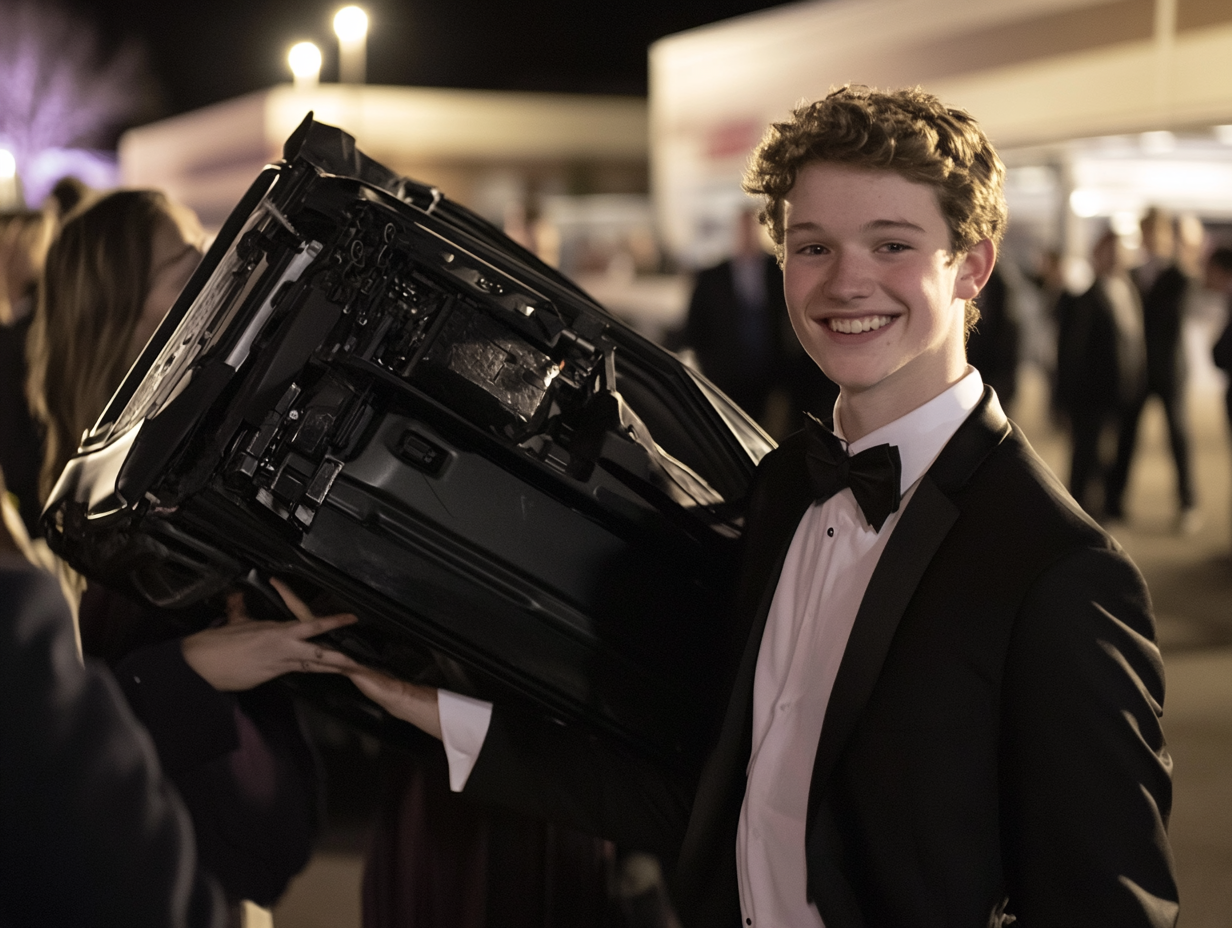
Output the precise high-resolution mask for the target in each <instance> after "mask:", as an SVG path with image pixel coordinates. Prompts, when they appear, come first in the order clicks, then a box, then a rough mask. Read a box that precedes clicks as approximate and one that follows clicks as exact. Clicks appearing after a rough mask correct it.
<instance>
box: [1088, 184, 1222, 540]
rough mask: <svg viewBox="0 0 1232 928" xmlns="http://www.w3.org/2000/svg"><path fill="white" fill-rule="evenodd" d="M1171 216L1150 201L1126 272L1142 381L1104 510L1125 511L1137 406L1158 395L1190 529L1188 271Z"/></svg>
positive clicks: (1195, 523) (1117, 514) (1184, 523)
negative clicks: (1180, 259)
mask: <svg viewBox="0 0 1232 928" xmlns="http://www.w3.org/2000/svg"><path fill="white" fill-rule="evenodd" d="M1174 226H1175V224H1174V222H1173V219H1172V216H1170V215H1169V214H1168V213H1166V212H1164V211H1163V210H1159V209H1156V208H1154V207H1152V208H1151V209H1150V210H1148V211H1147V214H1146V215H1145V216H1144V217H1143V218H1142V222H1141V228H1142V247H1143V249H1144V251H1145V252H1146V260H1145V261H1144V262H1143V263H1142V264H1140V265H1139V266H1138V267H1136V268H1134V270H1133V271H1132V272H1131V276H1132V277H1133V281H1134V284H1135V285H1136V287H1137V288H1138V294H1139V296H1140V298H1141V300H1142V323H1143V325H1142V331H1143V334H1144V336H1145V338H1146V383H1145V388H1144V389H1143V390H1142V391H1141V392H1140V394H1139V396H1138V397H1137V399H1136V400H1135V401H1134V403H1133V404H1132V405H1131V407H1130V408H1129V409H1128V410H1127V411H1126V414H1125V417H1124V419H1123V420H1122V424H1121V431H1120V435H1119V436H1118V439H1117V456H1116V462H1115V463H1114V465H1113V468H1112V472H1111V475H1110V477H1109V481H1108V494H1107V499H1106V500H1105V501H1104V511H1105V513H1106V515H1107V516H1108V518H1110V519H1123V518H1124V517H1125V510H1124V496H1125V488H1126V486H1127V485H1128V483H1129V472H1130V465H1131V464H1132V462H1133V456H1134V450H1135V445H1136V444H1137V441H1138V422H1139V420H1140V419H1141V417H1142V408H1143V406H1145V405H1146V401H1147V400H1148V399H1150V398H1151V396H1157V397H1159V400H1160V402H1161V403H1163V407H1164V415H1165V416H1166V417H1167V420H1168V439H1169V442H1170V443H1171V446H1172V457H1173V460H1174V461H1175V462H1176V492H1177V501H1178V504H1179V507H1178V513H1177V520H1176V528H1177V530H1178V531H1180V532H1183V533H1188V532H1193V531H1195V530H1197V528H1198V527H1199V525H1200V517H1199V515H1198V510H1197V508H1196V504H1195V499H1194V490H1193V476H1192V471H1191V464H1190V456H1189V448H1190V441H1189V423H1188V421H1187V420H1186V418H1185V416H1186V409H1185V387H1186V380H1187V378H1188V370H1187V365H1186V363H1185V353H1184V345H1183V343H1182V339H1181V324H1182V322H1183V317H1184V307H1185V303H1186V299H1187V296H1188V292H1189V289H1190V282H1191V278H1190V276H1189V275H1188V274H1187V273H1186V272H1185V271H1184V270H1183V269H1182V268H1181V266H1180V265H1179V264H1178V263H1177V236H1176V234H1175V228H1174Z"/></svg>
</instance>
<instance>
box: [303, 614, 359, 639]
mask: <svg viewBox="0 0 1232 928" xmlns="http://www.w3.org/2000/svg"><path fill="white" fill-rule="evenodd" d="M358 621H359V617H358V616H355V615H352V614H351V613H349V612H348V613H344V614H342V615H326V616H321V618H319V619H308V620H301V622H300V624H299V625H296V626H292V629H293V630H292V631H290V632H289V634H291V635H293V636H294V637H296V638H299V639H301V640H302V639H305V638H315V637H316V636H317V635H323V634H325V633H326V632H332V631H333V630H334V629H335V628H343V627H344V626H347V625H354V624H355V623H356V622H358Z"/></svg>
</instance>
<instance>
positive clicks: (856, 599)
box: [439, 368, 984, 928]
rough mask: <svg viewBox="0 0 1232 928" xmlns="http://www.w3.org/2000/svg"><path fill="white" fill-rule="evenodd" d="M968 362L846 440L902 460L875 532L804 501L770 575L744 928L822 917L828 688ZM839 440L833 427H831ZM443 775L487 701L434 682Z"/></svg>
mask: <svg viewBox="0 0 1232 928" xmlns="http://www.w3.org/2000/svg"><path fill="white" fill-rule="evenodd" d="M983 390H984V384H983V380H982V379H981V377H980V375H979V373H978V372H977V371H976V370H975V369H974V368H968V369H967V374H966V376H965V377H964V378H963V379H962V380H960V381H959V382H958V383H957V384H955V385H954V386H953V387H951V388H949V389H948V390H946V391H945V392H944V393H942V394H940V395H939V396H937V397H934V398H933V399H932V400H930V401H929V402H927V403H925V404H924V405H923V406H920V407H918V408H917V409H915V410H913V411H912V412H910V413H908V414H907V415H905V416H903V417H902V418H900V419H896V420H895V421H894V422H891V423H889V424H888V425H885V426H882V427H881V428H879V429H877V430H876V431H874V432H870V433H869V434H868V435H865V436H864V437H863V438H861V439H860V440H859V441H855V442H852V443H851V445H850V446H849V448H848V451H849V452H850V453H851V454H858V453H859V452H861V451H863V450H864V449H866V448H871V447H873V446H874V445H879V444H882V443H883V442H888V443H889V444H892V445H896V446H898V452H899V457H900V459H901V461H902V481H901V490H902V505H900V506H899V509H898V511H897V512H895V513H892V514H891V515H890V517H889V518H888V519H886V521H885V524H884V525H883V526H882V527H881V531H880V532H877V531H874V530H873V529H872V527H871V526H869V524H868V522H866V521H865V520H864V516H863V514H862V513H861V512H860V508H859V506H858V505H857V504H856V501H855V497H854V496H852V494H851V490H843V491H842V492H840V493H837V494H835V495H834V496H832V497H831V498H830V499H828V500H826V502H824V503H821V504H814V505H813V506H811V507H809V509H808V511H807V512H806V513H805V514H804V516H803V517H802V518H801V520H800V525H799V526H798V527H797V528H796V533H795V536H794V537H793V538H792V542H791V546H790V548H789V549H788V552H787V559H786V561H785V562H784V564H783V571H782V574H781V575H780V576H779V582H778V586H777V587H776V589H775V593H774V599H773V601H772V602H771V605H770V613H769V615H768V617H767V619H766V629H765V632H764V633H763V635H762V640H761V650H760V651H759V652H758V657H757V670H756V674H755V676H754V680H753V752H752V755H751V756H750V758H749V765H748V788H747V790H746V792H745V797H744V805H743V806H742V808H741V811H740V825H739V829H738V832H737V836H736V863H737V870H738V875H739V881H740V908H741V911H742V913H743V917H744V924H745V925H746V926H765V928H771V926H773V928H780V926H781V928H802V926H807V925H812V926H821V925H822V921H821V916H820V915H819V914H818V912H817V908H816V907H815V906H814V905H813V904H812V903H811V902H809V901H808V896H807V890H806V878H805V857H804V830H805V817H806V813H807V810H808V793H809V785H810V782H811V780H812V775H813V759H814V756H815V755H816V753H817V742H818V739H819V738H820V736H821V726H822V721H823V719H824V718H825V714H826V705H827V704H828V702H829V700H830V691H831V689H832V688H833V687H834V679H835V677H836V676H837V675H838V668H839V663H840V662H841V661H842V658H843V651H844V649H845V648H846V646H847V637H848V635H849V634H850V633H851V627H852V624H853V623H854V622H855V618H856V611H857V610H858V609H859V607H860V601H861V600H862V599H863V598H864V591H865V588H866V587H867V586H868V581H869V578H870V577H872V574H873V569H874V568H875V567H876V566H877V560H878V558H880V557H881V552H882V550H883V549H884V548H885V545H886V541H887V540H888V539H889V537H890V534H891V533H892V532H893V531H894V526H895V525H897V524H898V519H899V516H900V515H901V514H902V512H903V510H904V509H905V508H906V506H907V505H908V503H909V502H910V499H911V496H912V494H913V493H914V491H915V487H916V484H917V483H918V482H919V479H920V477H921V476H923V474H924V472H925V471H926V470H928V468H929V466H930V465H931V464H932V462H933V461H934V460H935V459H936V457H937V455H938V454H940V453H941V449H942V448H944V447H945V445H946V442H948V441H949V440H950V438H951V437H952V436H953V435H954V432H955V431H957V429H958V427H959V425H961V424H962V422H963V420H964V419H966V418H967V416H968V415H969V414H970V412H971V410H973V409H974V408H975V407H976V405H977V404H978V403H979V401H980V397H981V395H982V394H983ZM837 434H838V435H839V437H840V438H841V437H842V432H841V430H837ZM439 699H440V702H439V706H440V716H441V732H442V740H443V741H444V743H445V752H446V755H447V757H448V759H449V783H450V787H451V788H452V789H453V790H455V791H460V790H461V789H462V788H463V787H464V786H465V785H466V780H467V778H468V777H469V776H470V772H471V770H472V769H473V768H474V765H475V762H476V760H478V758H479V751H480V749H481V748H482V746H483V740H484V737H485V736H486V734H487V729H488V723H489V721H490V720H491V714H492V705H491V703H487V702H483V701H481V700H476V699H469V698H467V697H464V696H458V695H457V694H455V693H450V692H449V691H447V690H441V691H440V696H439Z"/></svg>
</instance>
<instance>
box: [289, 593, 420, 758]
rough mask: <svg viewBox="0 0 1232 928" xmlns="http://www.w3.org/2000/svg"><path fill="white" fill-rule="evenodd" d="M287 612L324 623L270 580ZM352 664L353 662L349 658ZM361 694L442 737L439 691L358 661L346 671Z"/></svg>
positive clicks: (407, 720) (401, 717)
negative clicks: (437, 696)
mask: <svg viewBox="0 0 1232 928" xmlns="http://www.w3.org/2000/svg"><path fill="white" fill-rule="evenodd" d="M270 583H271V584H273V586H274V589H276V590H277V591H278V594H279V595H280V596H281V597H282V600H283V602H285V603H286V604H287V608H288V609H290V610H291V612H292V613H293V614H294V615H295V617H296V618H298V619H299V620H300V621H301V622H320V621H322V620H321V619H317V618H316V617H314V616H313V614H312V610H311V609H309V608H308V607H307V606H306V605H305V604H304V602H303V600H301V599H300V598H299V597H298V596H296V595H295V594H294V593H292V592H291V590H290V589H289V588H288V587H287V586H286V584H284V583H282V582H281V581H279V580H270ZM348 660H349V658H348ZM341 672H342V673H345V674H346V675H347V676H348V677H350V678H351V682H352V683H354V684H355V685H356V687H358V688H359V691H360V692H361V693H363V694H364V695H365V696H367V697H368V698H369V699H371V700H372V701H373V702H374V703H376V704H377V705H378V706H380V707H381V708H382V709H384V710H385V711H386V712H388V713H389V714H390V715H392V716H394V717H395V718H399V719H402V720H403V721H404V722H410V723H411V724H412V725H414V726H415V727H416V728H418V729H421V730H422V731H424V732H427V733H428V734H429V735H432V737H434V738H438V739H439V738H440V737H441V715H440V710H439V709H438V708H437V701H436V688H435V687H432V686H420V685H418V684H416V683H407V682H406V681H405V680H399V679H398V678H397V677H391V676H390V675H389V674H387V673H382V672H381V671H379V670H375V669H373V668H372V667H365V666H364V665H363V664H358V663H356V662H355V661H350V665H349V666H348V667H346V668H343V669H342V671H341Z"/></svg>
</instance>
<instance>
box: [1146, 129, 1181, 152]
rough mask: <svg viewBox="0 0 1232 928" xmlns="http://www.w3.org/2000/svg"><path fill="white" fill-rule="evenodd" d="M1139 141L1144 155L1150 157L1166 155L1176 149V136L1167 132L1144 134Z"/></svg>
mask: <svg viewBox="0 0 1232 928" xmlns="http://www.w3.org/2000/svg"><path fill="white" fill-rule="evenodd" d="M1138 141H1139V143H1140V144H1141V145H1142V151H1143V153H1144V154H1148V155H1166V154H1167V153H1168V152H1170V151H1173V150H1174V149H1175V148H1176V136H1175V135H1173V134H1172V133H1171V132H1168V131H1166V130H1161V131H1159V132H1143V133H1142V135H1140V136H1138Z"/></svg>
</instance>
